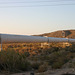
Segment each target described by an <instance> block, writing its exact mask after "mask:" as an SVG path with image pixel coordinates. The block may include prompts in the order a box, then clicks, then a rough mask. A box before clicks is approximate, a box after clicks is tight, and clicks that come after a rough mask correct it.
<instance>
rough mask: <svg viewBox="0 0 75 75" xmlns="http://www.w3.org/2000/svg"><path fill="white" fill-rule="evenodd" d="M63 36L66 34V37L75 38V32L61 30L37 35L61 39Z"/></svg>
mask: <svg viewBox="0 0 75 75" xmlns="http://www.w3.org/2000/svg"><path fill="white" fill-rule="evenodd" d="M63 34H65V36H64V37H67V38H75V30H63V31H61V30H60V31H55V32H51V33H45V34H41V35H36V36H48V37H60V38H62V37H63V36H62V35H63Z"/></svg>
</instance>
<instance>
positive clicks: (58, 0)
mask: <svg viewBox="0 0 75 75" xmlns="http://www.w3.org/2000/svg"><path fill="white" fill-rule="evenodd" d="M61 1H75V0H56V1H55V0H54V1H53V0H52V1H30V2H25V1H24V2H0V4H14V3H44V2H61Z"/></svg>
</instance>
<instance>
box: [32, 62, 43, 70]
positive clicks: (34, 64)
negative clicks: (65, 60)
mask: <svg viewBox="0 0 75 75" xmlns="http://www.w3.org/2000/svg"><path fill="white" fill-rule="evenodd" d="M41 64H42V63H41V62H34V63H33V64H32V68H33V69H35V70H37V69H38V68H39V66H40V65H41Z"/></svg>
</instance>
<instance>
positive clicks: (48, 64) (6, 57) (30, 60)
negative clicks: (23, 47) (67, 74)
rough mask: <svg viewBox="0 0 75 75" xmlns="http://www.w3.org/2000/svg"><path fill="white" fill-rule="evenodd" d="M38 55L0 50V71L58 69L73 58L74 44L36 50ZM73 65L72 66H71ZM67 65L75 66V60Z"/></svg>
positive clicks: (74, 56) (74, 53)
mask: <svg viewBox="0 0 75 75" xmlns="http://www.w3.org/2000/svg"><path fill="white" fill-rule="evenodd" d="M38 51H39V55H33V56H31V55H30V53H29V52H24V53H19V52H16V51H15V50H13V49H8V50H6V51H1V52H0V71H1V72H2V71H8V72H10V73H14V72H25V71H31V70H34V71H35V72H45V71H47V70H48V69H49V70H50V69H59V68H62V67H63V65H64V64H66V63H67V62H69V61H71V60H72V59H74V58H75V44H74V45H72V46H70V47H65V48H61V47H51V48H49V49H45V50H41V49H40V50H38ZM72 65H73V66H72ZM69 67H75V62H73V64H71V66H69Z"/></svg>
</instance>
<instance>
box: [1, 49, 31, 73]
mask: <svg viewBox="0 0 75 75" xmlns="http://www.w3.org/2000/svg"><path fill="white" fill-rule="evenodd" d="M0 69H1V70H6V71H10V72H15V71H26V70H28V69H30V63H29V62H28V61H27V60H26V56H25V55H24V54H21V53H18V52H15V51H14V50H7V51H1V52H0Z"/></svg>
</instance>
